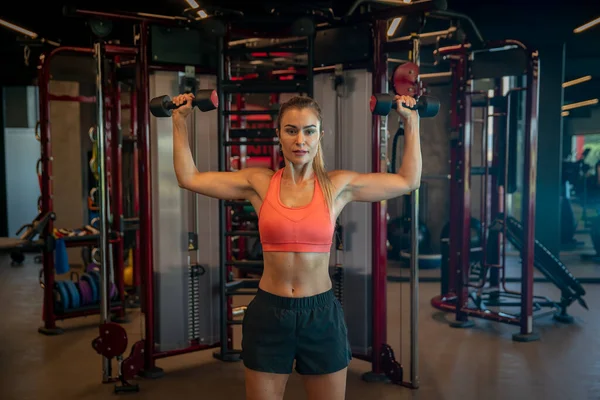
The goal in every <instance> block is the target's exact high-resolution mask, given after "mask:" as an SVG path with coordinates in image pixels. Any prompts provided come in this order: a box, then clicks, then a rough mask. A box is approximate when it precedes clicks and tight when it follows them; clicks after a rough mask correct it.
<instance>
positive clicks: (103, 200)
mask: <svg viewBox="0 0 600 400" xmlns="http://www.w3.org/2000/svg"><path fill="white" fill-rule="evenodd" d="M94 58H95V61H96V99H98V101H97V102H96V124H97V129H96V132H97V133H96V143H97V146H98V159H99V163H100V182H99V188H98V193H99V195H98V197H99V206H100V207H99V208H100V229H99V230H100V259H101V260H102V266H101V268H100V324H105V323H107V322H110V313H109V309H108V303H109V292H108V282H107V280H108V265H109V264H110V263H109V262H107V261H108V257H109V254H108V251H109V243H108V232H109V229H110V227H109V226H108V212H109V210H108V205H109V203H108V182H107V181H106V149H105V147H106V135H105V126H104V123H105V121H104V93H103V92H104V89H103V81H104V48H103V45H102V43H101V42H96V43H94ZM110 370H111V362H110V360H109V359H108V358H106V357H104V356H102V381H103V382H108V381H109V379H110V378H111V375H112V374H111V371H110Z"/></svg>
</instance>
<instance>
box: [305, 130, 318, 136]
mask: <svg viewBox="0 0 600 400" xmlns="http://www.w3.org/2000/svg"><path fill="white" fill-rule="evenodd" d="M315 132H316V131H315V130H314V129H310V130H308V131H306V134H307V135H314V134H315Z"/></svg>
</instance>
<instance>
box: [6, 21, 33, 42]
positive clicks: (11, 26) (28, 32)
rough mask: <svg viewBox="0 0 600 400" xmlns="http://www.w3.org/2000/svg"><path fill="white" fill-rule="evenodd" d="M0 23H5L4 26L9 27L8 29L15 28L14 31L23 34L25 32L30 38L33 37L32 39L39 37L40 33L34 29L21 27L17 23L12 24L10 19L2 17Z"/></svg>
mask: <svg viewBox="0 0 600 400" xmlns="http://www.w3.org/2000/svg"><path fill="white" fill-rule="evenodd" d="M0 25H3V26H5V27H7V28H8V29H11V30H13V31H15V32H19V33H22V34H23V35H25V36H29V37H30V38H32V39H35V38H37V37H38V34H37V33H35V32H32V31H30V30H27V29H25V28H21V27H20V26H17V25H15V24H12V23H10V22H8V21H5V20H3V19H0Z"/></svg>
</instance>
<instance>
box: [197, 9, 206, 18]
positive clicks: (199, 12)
mask: <svg viewBox="0 0 600 400" xmlns="http://www.w3.org/2000/svg"><path fill="white" fill-rule="evenodd" d="M198 16H199V17H200V18H206V17H208V14H207V13H206V11H204V10H199V11H198Z"/></svg>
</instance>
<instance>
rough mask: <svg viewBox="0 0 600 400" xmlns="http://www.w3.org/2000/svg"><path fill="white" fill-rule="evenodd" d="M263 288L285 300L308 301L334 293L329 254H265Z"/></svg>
mask: <svg viewBox="0 0 600 400" xmlns="http://www.w3.org/2000/svg"><path fill="white" fill-rule="evenodd" d="M263 259H264V270H263V274H262V277H261V279H260V284H259V287H260V288H261V289H262V290H264V291H265V292H269V293H272V294H274V295H277V296H281V297H308V296H314V295H317V294H320V293H323V292H326V291H328V290H329V289H331V278H330V276H329V253H278V252H264V253H263Z"/></svg>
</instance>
